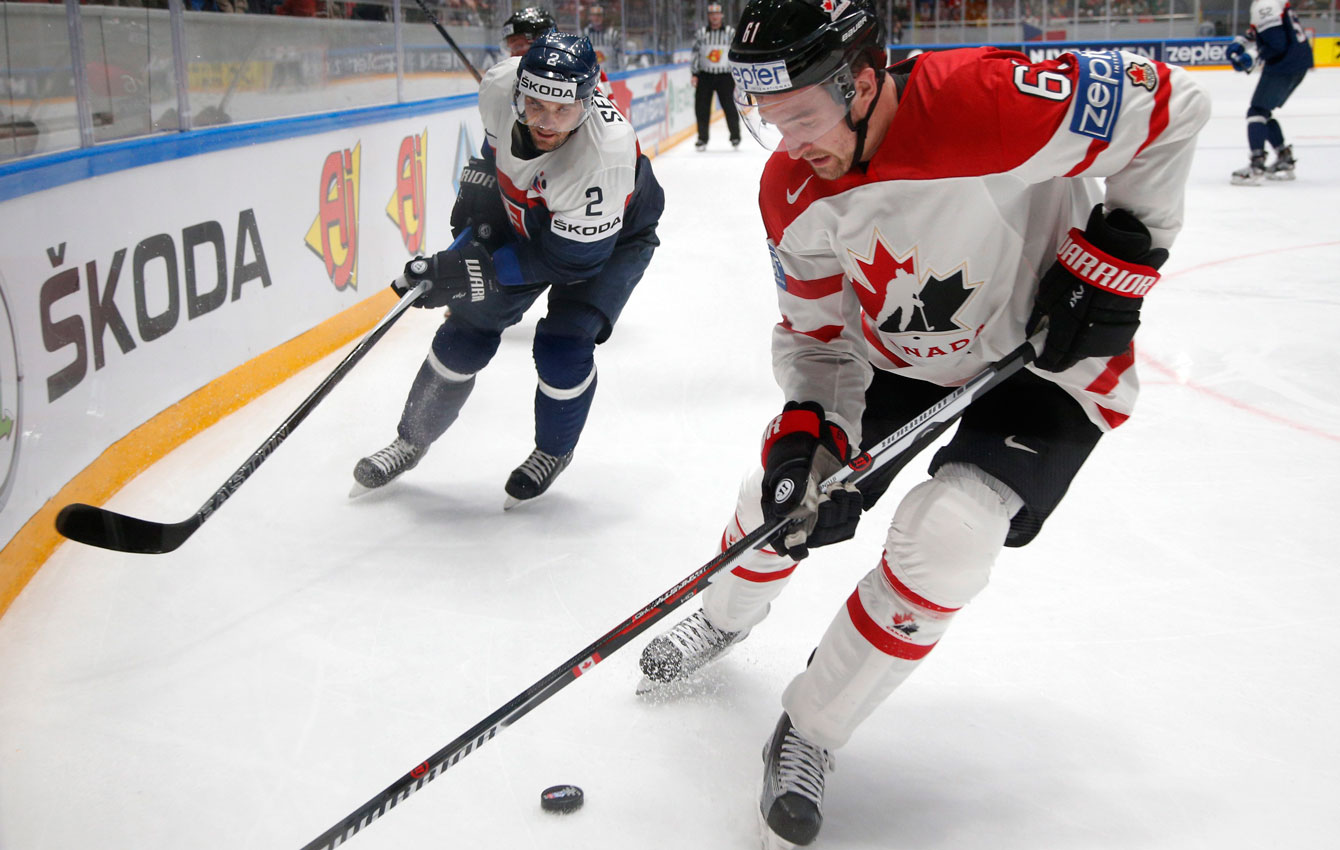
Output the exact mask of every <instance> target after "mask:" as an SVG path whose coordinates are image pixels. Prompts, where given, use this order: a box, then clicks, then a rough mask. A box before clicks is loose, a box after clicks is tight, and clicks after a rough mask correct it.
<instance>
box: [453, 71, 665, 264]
mask: <svg viewBox="0 0 1340 850" xmlns="http://www.w3.org/2000/svg"><path fill="white" fill-rule="evenodd" d="M520 62H521V59H520V58H519V57H513V58H510V59H506V60H504V61H502V62H499V63H498V64H497V65H495V66H493V67H492V68H490V69H489V70H488V72H487V73H485V75H484V79H483V82H482V83H481V84H480V87H479V113H480V117H481V118H482V119H483V122H484V136H485V144H486V145H487V147H488V148H491V149H492V151H493V155H494V158H495V160H496V163H497V169H498V188H499V191H500V192H501V194H502V196H503V202H504V204H505V206H506V208H507V215H508V218H509V219H510V220H511V223H512V228H513V230H515V231H516V234H517V236H518V237H520V239H521V242H522V246H523V247H524V248H529V249H531V250H530V251H529V252H527V253H530V254H532V255H535V254H536V253H537V252H539V253H542V254H543V255H544V256H545V259H546V260H547V263H546V265H548V266H553V268H546V269H545V270H544V274H543V275H539V273H538V272H537V273H536V275H527V277H528V278H530V277H534V276H539V277H540V279H544V280H547V281H549V282H551V283H564V282H568V281H569V280H573V279H577V278H581V277H584V276H586V273H587V272H589V270H590V268H591V267H593V266H598V265H599V262H603V260H604V257H605V256H608V255H609V252H610V251H612V250H613V243H614V239H613V237H617V236H618V235H619V233H620V231H621V230H622V228H623V226H624V224H625V215H626V207H627V206H628V203H629V199H630V198H631V196H632V195H633V190H634V188H635V183H636V178H637V161H638V156H639V154H640V149H639V147H638V142H637V135H636V133H635V132H634V131H633V127H632V125H631V124H629V123H628V122H627V121H626V120H625V119H624V117H623V115H621V114H620V113H619V110H618V109H617V108H616V107H615V106H614V104H613V103H611V102H610V101H609V99H608V98H606V97H605V95H603V94H601V93H600V92H599V91H598V90H597V91H596V93H595V94H594V109H593V112H592V114H591V115H590V116H589V117H588V118H587V119H586V121H585V122H583V123H582V125H581V126H580V127H578V128H577V130H576V131H574V132H573V134H572V135H571V136H570V137H569V138H568V140H567V141H566V142H565V143H564V144H563V145H562V146H561V147H559V148H558V149H557V150H554V151H550V152H548V153H540V154H538V155H533V156H530V157H529V158H526V157H525V156H524V152H523V151H521V150H519V149H518V148H517V147H516V146H515V145H514V143H513V128H514V127H515V126H516V113H515V111H514V110H513V107H512V85H513V82H514V81H515V80H516V73H517V66H518V65H519V64H520ZM592 251H599V252H600V253H602V254H603V255H604V256H601V257H599V258H597V257H593V256H592V257H588V256H587V255H588V254H590V253H591V252H592ZM535 259H537V260H538V256H537V257H535ZM527 265H529V264H528V263H527V262H526V257H525V256H524V255H523V267H525V266H527ZM564 269H572V270H573V273H572V274H564ZM523 270H524V269H523ZM578 272H581V273H578Z"/></svg>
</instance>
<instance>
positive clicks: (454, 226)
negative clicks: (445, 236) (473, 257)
mask: <svg viewBox="0 0 1340 850" xmlns="http://www.w3.org/2000/svg"><path fill="white" fill-rule="evenodd" d="M460 187H461V188H460V189H459V190H457V192H456V203H455V205H454V206H452V208H451V235H452V236H453V237H455V236H460V235H461V231H463V230H465V228H467V227H473V228H474V234H475V239H476V240H478V241H479V242H480V243H481V244H483V245H484V246H485V247H486V248H488V249H489V250H490V251H496V250H498V248H500V247H502V244H503V243H504V242H506V241H507V239H508V236H509V235H510V234H511V228H512V225H511V222H509V221H508V219H507V209H506V208H505V207H504V206H503V200H502V195H500V194H499V193H498V169H497V163H495V162H494V161H493V160H492V159H485V158H483V157H478V156H476V157H472V158H471V159H470V161H469V162H467V163H466V164H465V167H464V168H462V169H461V181H460Z"/></svg>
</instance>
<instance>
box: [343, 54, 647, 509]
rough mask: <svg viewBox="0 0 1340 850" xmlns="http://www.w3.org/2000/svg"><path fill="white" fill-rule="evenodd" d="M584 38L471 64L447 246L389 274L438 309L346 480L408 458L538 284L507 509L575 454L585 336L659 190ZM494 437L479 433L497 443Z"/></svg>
mask: <svg viewBox="0 0 1340 850" xmlns="http://www.w3.org/2000/svg"><path fill="white" fill-rule="evenodd" d="M599 77H600V65H599V63H598V62H597V61H596V55H595V51H594V50H593V49H592V47H591V43H590V41H588V40H587V39H586V38H585V37H583V36H577V35H572V34H569V33H560V32H557V31H550V32H547V33H544V34H543V35H540V36H539V37H537V38H536V39H535V41H534V43H533V44H532V45H531V46H530V49H529V50H527V51H526V53H525V55H524V56H521V57H513V58H511V59H506V60H503V61H502V62H499V63H498V64H497V65H495V66H494V67H493V68H491V69H489V71H488V72H487V73H486V74H485V75H484V79H483V81H482V82H481V83H480V87H479V112H480V116H481V117H482V119H483V123H484V136H485V141H484V146H483V151H482V156H481V157H478V158H476V159H472V160H471V161H470V163H469V164H468V165H467V166H466V168H465V169H464V170H463V171H462V173H461V181H460V185H461V188H460V191H459V194H458V196H457V200H456V206H455V208H454V209H453V211H452V217H451V223H452V232H453V234H454V235H455V236H456V237H457V238H456V241H455V242H454V243H453V245H452V247H451V248H448V249H447V250H445V251H441V252H439V253H438V254H436V255H434V256H431V257H417V258H415V259H413V260H411V261H410V262H409V263H408V264H406V266H405V273H404V275H403V276H402V277H401V278H399V279H398V280H396V282H395V283H394V284H392V286H393V288H394V289H395V290H396V291H397V292H398V293H400V294H402V295H403V294H404V293H405V292H407V291H409V290H410V289H411V288H413V287H414V286H416V285H417V284H418V283H419V282H421V281H423V280H425V279H426V280H429V281H431V282H432V288H431V289H429V290H428V291H427V292H426V293H424V294H422V295H420V296H419V298H418V300H416V301H415V302H414V304H415V306H416V307H437V308H440V307H450V311H451V312H450V315H449V316H448V318H447V320H446V321H445V322H443V323H442V326H441V327H440V328H439V329H438V331H437V334H436V336H435V337H434V339H433V344H432V347H431V349H430V350H429V352H428V356H427V358H426V359H425V360H424V363H423V365H422V367H421V368H420V369H419V374H418V376H417V377H416V378H415V379H414V384H413V386H412V387H411V388H410V393H409V398H408V399H407V400H406V402H405V409H404V412H403V414H402V415H401V417H400V424H399V427H398V428H397V436H396V439H395V440H394V441H393V442H392V443H391V444H390V445H389V446H387V447H386V448H384V449H382V450H380V451H378V452H376V453H374V454H372V455H370V456H368V457H365V458H363V459H362V460H360V461H359V462H358V464H357V465H356V466H355V468H354V479H355V480H356V481H357V482H358V484H359V485H361V486H362V487H366V488H373V487H381V486H383V485H384V484H386V483H387V482H389V481H390V480H391V479H393V478H395V477H396V476H398V475H400V474H401V473H403V472H405V471H406V470H408V469H410V468H412V467H413V466H415V465H416V464H417V463H418V462H419V460H420V458H422V457H423V454H424V452H425V451H427V449H428V447H429V445H431V444H432V443H433V441H434V440H436V439H437V438H438V437H440V436H441V435H442V434H443V433H444V432H445V431H446V430H447V428H448V427H449V426H450V425H451V423H452V422H454V421H455V419H456V416H457V414H458V413H459V412H460V410H461V408H462V406H463V405H464V404H465V401H466V398H467V397H468V396H469V395H470V391H471V389H473V387H474V384H475V375H476V374H477V373H478V372H479V371H480V370H482V369H483V368H484V367H485V366H486V365H487V364H488V362H489V361H490V360H491V359H492V358H493V355H494V354H495V353H496V352H497V350H498V345H499V342H500V340H501V336H502V332H503V330H504V329H505V328H508V327H510V326H511V325H514V324H516V323H517V322H518V321H520V320H521V317H522V315H523V314H524V313H525V312H526V310H527V308H529V307H530V305H531V304H533V303H534V302H535V301H536V299H538V298H539V297H540V295H541V294H544V293H546V292H547V293H548V310H547V312H546V314H545V316H544V317H543V318H542V319H540V321H539V323H538V324H537V325H536V328H535V342H534V346H533V352H534V357H535V368H536V371H537V372H538V373H539V385H538V387H537V388H536V390H535V449H534V451H532V452H531V453H530V456H529V457H527V458H526V459H525V461H524V462H522V464H521V465H520V466H518V467H517V468H516V469H515V470H514V471H513V472H512V474H511V476H510V477H509V478H508V479H507V483H506V485H505V487H504V489H505V490H506V492H507V501H506V503H505V506H506V507H509V508H510V507H512V506H514V505H515V504H516V503H517V502H520V501H524V500H526V499H533V498H535V497H536V496H538V495H540V494H541V493H543V492H544V491H545V490H547V489H548V488H549V486H550V485H551V484H552V483H553V481H554V479H555V478H556V477H557V476H558V474H559V473H560V472H562V471H563V469H564V468H566V467H567V465H568V464H569V463H570V462H571V460H572V455H573V449H574V448H575V447H576V445H577V439H578V437H579V436H580V435H581V432H582V429H583V427H584V426H585V424H586V418H587V413H588V412H589V411H590V409H591V401H592V399H593V397H594V396H595V391H596V366H595V347H596V345H598V344H599V343H602V342H604V341H605V340H607V339H608V338H609V336H610V333H611V332H612V330H613V329H614V324H615V322H616V321H618V318H619V313H620V311H621V310H622V309H623V306H624V304H625V303H626V302H627V300H628V297H629V296H630V295H631V294H632V292H633V288H634V287H635V286H637V284H638V282H639V281H640V280H641V279H642V275H643V273H644V272H645V271H646V268H647V264H648V263H649V262H650V261H651V256H652V252H653V251H654V250H655V248H656V246H657V245H659V244H660V242H659V240H658V239H657V238H656V225H657V223H658V221H659V220H660V216H661V211H662V209H663V208H664V205H665V195H664V193H663V192H662V190H661V187H660V184H658V183H657V182H656V178H655V176H654V175H653V174H652V170H651V163H650V161H648V159H647V158H646V157H645V156H643V155H642V152H641V150H640V149H639V147H638V143H637V136H636V134H635V133H634V131H633V127H632V125H631V124H629V123H628V121H627V120H626V119H625V118H624V116H623V115H622V114H620V112H619V110H618V109H617V108H616V107H615V106H614V104H613V103H612V102H610V100H609V99H608V98H607V97H605V95H604V94H602V93H601V92H600V90H599V89H598V88H597V82H598V80H599ZM497 442H498V441H497V439H496V435H490V436H489V439H488V440H487V443H486V445H487V451H489V452H490V453H491V452H492V451H494V447H495V446H496V445H497Z"/></svg>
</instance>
